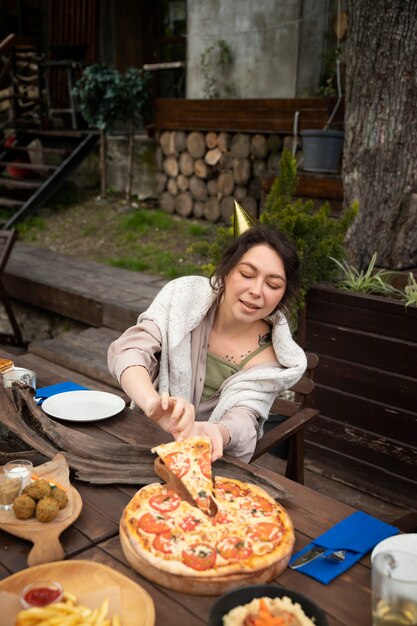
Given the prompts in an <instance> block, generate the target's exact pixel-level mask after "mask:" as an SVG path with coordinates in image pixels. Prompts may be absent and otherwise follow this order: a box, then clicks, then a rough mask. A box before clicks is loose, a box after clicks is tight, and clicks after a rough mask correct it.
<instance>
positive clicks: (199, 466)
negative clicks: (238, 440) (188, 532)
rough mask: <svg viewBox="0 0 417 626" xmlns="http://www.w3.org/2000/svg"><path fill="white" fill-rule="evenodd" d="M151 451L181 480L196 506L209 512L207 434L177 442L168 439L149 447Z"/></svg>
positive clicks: (211, 496)
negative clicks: (169, 441) (154, 446)
mask: <svg viewBox="0 0 417 626" xmlns="http://www.w3.org/2000/svg"><path fill="white" fill-rule="evenodd" d="M152 452H156V453H157V454H158V456H159V457H160V459H161V460H162V461H163V462H164V463H165V465H166V466H167V467H168V468H169V469H170V470H171V472H172V473H173V474H175V476H176V477H177V478H179V479H180V480H181V482H182V484H183V486H184V487H185V488H186V489H187V491H188V493H189V494H190V496H191V497H192V499H193V500H194V502H195V503H196V505H197V506H198V508H199V509H201V510H202V511H204V513H207V514H208V515H211V513H212V512H213V504H214V500H213V481H212V475H211V441H210V439H209V437H191V438H190V439H186V440H185V441H182V442H181V443H179V442H177V441H172V442H171V443H165V444H162V445H160V446H157V447H156V448H153V449H152ZM214 508H215V507H214Z"/></svg>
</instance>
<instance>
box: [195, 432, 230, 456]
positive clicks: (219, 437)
mask: <svg viewBox="0 0 417 626" xmlns="http://www.w3.org/2000/svg"><path fill="white" fill-rule="evenodd" d="M198 435H205V436H206V437H210V439H211V448H212V450H211V460H212V461H217V459H220V458H221V457H222V456H223V447H224V446H225V445H227V444H228V443H229V439H230V436H229V431H228V430H227V428H226V426H223V424H214V423H213V422H195V424H194V427H193V429H192V430H191V433H190V435H189V436H190V437H196V436H198Z"/></svg>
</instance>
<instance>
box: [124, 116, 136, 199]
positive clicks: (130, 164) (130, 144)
mask: <svg viewBox="0 0 417 626" xmlns="http://www.w3.org/2000/svg"><path fill="white" fill-rule="evenodd" d="M134 147H135V129H134V128H133V126H132V125H131V124H129V134H128V149H127V183H126V190H125V200H126V202H127V203H128V204H130V197H131V195H132V183H133V150H134Z"/></svg>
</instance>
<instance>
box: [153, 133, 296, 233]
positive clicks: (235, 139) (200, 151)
mask: <svg viewBox="0 0 417 626" xmlns="http://www.w3.org/2000/svg"><path fill="white" fill-rule="evenodd" d="M292 140H293V138H292V137H285V138H284V139H283V138H282V137H281V136H280V135H276V134H269V135H268V134H259V133H258V134H248V133H227V132H218V133H217V132H213V131H211V132H207V133H203V132H198V131H193V132H188V133H187V132H185V131H169V130H165V131H162V132H161V133H160V134H159V135H158V136H157V141H158V150H157V164H158V175H157V176H158V199H159V204H160V206H161V208H162V209H163V210H164V211H167V212H168V213H178V214H179V215H181V216H183V217H197V218H202V217H204V218H205V219H207V220H208V221H210V222H216V221H218V220H223V221H225V222H226V223H230V218H231V216H232V215H233V208H234V203H233V200H234V199H235V200H237V201H238V202H239V203H240V204H241V205H242V206H243V208H244V209H245V210H246V211H247V212H248V213H250V214H251V215H253V216H255V217H258V215H259V208H260V199H261V183H260V176H261V174H263V173H264V172H267V171H268V172H278V168H279V160H280V155H281V151H282V146H283V145H287V144H289V143H290V142H292Z"/></svg>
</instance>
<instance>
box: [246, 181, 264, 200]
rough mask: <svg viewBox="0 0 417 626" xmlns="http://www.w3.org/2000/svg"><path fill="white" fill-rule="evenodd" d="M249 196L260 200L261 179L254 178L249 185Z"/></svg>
mask: <svg viewBox="0 0 417 626" xmlns="http://www.w3.org/2000/svg"><path fill="white" fill-rule="evenodd" d="M248 195H249V196H252V198H255V200H259V199H260V197H261V180H260V179H259V178H257V177H256V178H252V179H251V180H250V182H249V185H248Z"/></svg>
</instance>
